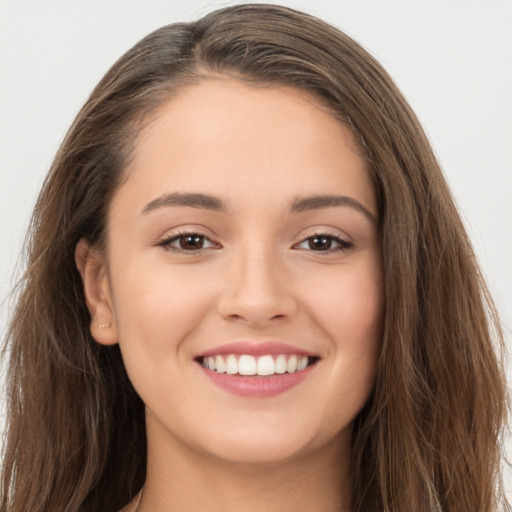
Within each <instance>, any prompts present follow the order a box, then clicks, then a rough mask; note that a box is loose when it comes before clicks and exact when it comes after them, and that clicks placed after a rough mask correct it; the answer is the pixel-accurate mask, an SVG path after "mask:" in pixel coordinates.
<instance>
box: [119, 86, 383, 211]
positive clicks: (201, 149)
mask: <svg viewBox="0 0 512 512" xmlns="http://www.w3.org/2000/svg"><path fill="white" fill-rule="evenodd" d="M332 188H336V189H337V192H338V193H350V194H351V195H356V196H358V199H360V200H362V202H364V203H366V206H367V207H368V209H369V210H370V211H372V213H374V214H375V215H376V206H375V204H374V203H375V199H374V192H373V186H372V183H371V180H370V178H369V172H368V169H367V165H366V161H365V159H364V158H363V157H362V156H361V151H360V150H359V147H358V145H357V144H356V142H355V139H354V137H353V134H352V132H351V131H350V130H349V129H348V128H347V127H346V126H345V125H344V124H342V123H341V122H340V121H339V120H338V119H336V118H335V116H334V115H333V114H331V113H330V112H329V111H328V110H327V108H326V106H325V105H323V104H322V103H321V102H320V101H319V100H317V99H316V98H315V97H314V96H312V95H310V94H309V93H307V92H304V91H301V90H298V89H295V88H292V87H287V86H275V85H267V86H260V85H258V86H253V85H248V84H245V83H242V82H240V81H238V80H235V79H229V78H226V79H211V80H205V81H203V82H200V83H198V84H194V85H190V86H186V87H183V88H182V89H180V90H179V91H178V92H177V93H176V94H175V95H173V97H172V98H170V99H169V100H168V101H167V102H166V103H165V104H163V105H162V106H161V107H160V108H159V109H158V110H157V111H156V113H155V114H154V116H153V118H152V120H151V121H150V122H149V124H148V125H147V126H146V128H145V129H144V130H143V131H142V132H141V133H140V135H139V137H138V139H137V140H136V142H135V148H134V158H133V160H132V164H131V165H130V168H129V169H128V172H127V180H126V181H125V184H124V185H123V186H122V187H121V189H125V190H124V192H126V190H130V189H131V192H132V195H133V194H134V193H136V195H138V196H139V197H142V196H146V199H147V200H151V199H152V197H151V196H156V195H159V194H161V193H163V192H203V193H210V194H214V195H216V196H219V195H220V196H222V197H223V198H225V199H226V200H227V202H229V200H230V198H231V199H236V198H239V197H241V196H244V195H245V196H251V195H254V194H256V192H259V193H260V195H262V196H264V197H266V198H270V197H271V196H272V197H278V196H279V195H281V196H283V195H286V193H287V192H290V193H294V194H295V195H298V196H300V195H310V194H312V193H316V194H328V193H332ZM256 189H257V190H256ZM121 191H122V190H121ZM153 198H154V197H153ZM134 199H135V197H134Z"/></svg>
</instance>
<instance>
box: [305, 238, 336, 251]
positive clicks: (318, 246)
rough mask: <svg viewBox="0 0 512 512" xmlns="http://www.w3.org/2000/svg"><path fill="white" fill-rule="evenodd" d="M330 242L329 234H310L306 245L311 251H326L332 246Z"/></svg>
mask: <svg viewBox="0 0 512 512" xmlns="http://www.w3.org/2000/svg"><path fill="white" fill-rule="evenodd" d="M332 243H333V239H332V237H330V236H323V235H320V236H312V237H311V238H309V239H308V247H309V248H310V249H311V250H313V251H328V250H329V249H331V248H332Z"/></svg>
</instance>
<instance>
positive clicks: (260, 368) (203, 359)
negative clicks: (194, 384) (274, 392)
mask: <svg viewBox="0 0 512 512" xmlns="http://www.w3.org/2000/svg"><path fill="white" fill-rule="evenodd" d="M195 360H196V362H197V363H198V364H200V365H201V366H202V367H203V368H205V369H206V370H210V371H212V372H215V373H218V374H223V373H224V374H227V375H233V376H240V377H272V376H278V375H284V374H294V373H300V372H303V371H304V370H306V369H307V368H310V367H311V366H313V365H314V364H316V363H317V362H318V361H319V360H320V358H319V357H316V356H306V355H302V354H263V355H260V356H254V355H251V354H217V355H213V354H212V355H208V356H199V357H197V358H196V359H195Z"/></svg>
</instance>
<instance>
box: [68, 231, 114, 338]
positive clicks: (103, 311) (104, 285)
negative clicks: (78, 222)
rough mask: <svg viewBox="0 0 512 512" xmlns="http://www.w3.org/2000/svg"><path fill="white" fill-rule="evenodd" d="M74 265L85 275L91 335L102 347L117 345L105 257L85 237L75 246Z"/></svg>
mask: <svg viewBox="0 0 512 512" xmlns="http://www.w3.org/2000/svg"><path fill="white" fill-rule="evenodd" d="M75 262H76V266H77V269H78V271H79V272H80V275H81V276H82V283H83V287H84V295H85V301H86V304H87V308H88V309H89V313H90V314H91V327H90V329H91V334H92V336H93V338H94V339H95V340H96V341H97V342H98V343H101V344H102V345H115V344H116V343H117V342H118V333H117V326H116V321H115V314H114V308H113V304H112V296H111V291H110V282H109V279H108V272H107V265H106V262H105V260H104V257H103V256H102V255H101V254H100V252H99V251H98V250H97V249H95V248H94V247H92V246H91V245H90V244H89V242H88V241H87V240H86V239H85V238H82V239H81V240H80V241H79V242H78V244H77V245H76V249H75Z"/></svg>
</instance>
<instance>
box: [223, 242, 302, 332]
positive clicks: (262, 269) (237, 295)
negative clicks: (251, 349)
mask: <svg viewBox="0 0 512 512" xmlns="http://www.w3.org/2000/svg"><path fill="white" fill-rule="evenodd" d="M229 265H230V269H229V271H228V273H227V275H228V276H229V277H228V281H229V282H228V283H226V288H225V292H224V294H223V296H222V298H221V300H220V301H219V306H220V308H219V309H220V312H221V314H222V315H223V316H225V317H229V318H232V319H234V318H236V319H239V320H242V319H243V320H245V321H246V322H248V323H250V324H255V325H256V324H264V323H266V322H268V321H270V320H277V319H283V318H285V317H288V316H290V315H292V314H293V313H294V311H295V309H296V302H295V298H294V297H293V293H292V291H291V288H290V286H289V285H288V283H286V279H285V273H286V272H285V268H284V261H283V258H282V256H281V255H280V254H279V251H278V250H277V249H275V248H273V247H272V245H271V244H270V243H268V242H267V243H266V244H264V243H247V244H243V245H242V246H240V247H239V248H238V250H235V251H234V253H233V257H232V258H231V260H230V262H229Z"/></svg>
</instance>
